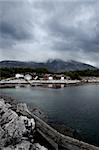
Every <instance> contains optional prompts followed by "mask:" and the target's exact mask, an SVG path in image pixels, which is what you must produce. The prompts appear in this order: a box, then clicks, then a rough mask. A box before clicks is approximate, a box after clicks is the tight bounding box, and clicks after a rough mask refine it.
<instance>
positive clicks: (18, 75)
mask: <svg viewBox="0 0 99 150" xmlns="http://www.w3.org/2000/svg"><path fill="white" fill-rule="evenodd" d="M15 78H17V79H19V78H24V75H23V74H19V73H17V74H16V75H15Z"/></svg>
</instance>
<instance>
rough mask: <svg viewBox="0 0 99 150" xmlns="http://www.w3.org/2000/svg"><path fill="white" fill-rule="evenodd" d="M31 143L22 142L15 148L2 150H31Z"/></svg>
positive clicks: (10, 147)
mask: <svg viewBox="0 0 99 150" xmlns="http://www.w3.org/2000/svg"><path fill="white" fill-rule="evenodd" d="M30 146H31V143H30V142H29V141H21V142H20V143H18V144H16V145H14V146H8V147H4V148H3V149H2V150H30Z"/></svg>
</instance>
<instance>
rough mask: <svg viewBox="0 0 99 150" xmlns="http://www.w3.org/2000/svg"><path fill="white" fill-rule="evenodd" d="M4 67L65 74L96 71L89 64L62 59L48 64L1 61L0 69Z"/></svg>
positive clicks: (51, 60) (53, 60)
mask: <svg viewBox="0 0 99 150" xmlns="http://www.w3.org/2000/svg"><path fill="white" fill-rule="evenodd" d="M1 67H2V68H4V67H8V68H9V67H19V68H21V67H22V68H47V69H48V70H49V71H52V72H64V71H74V70H87V69H90V70H91V69H96V68H95V67H94V66H91V65H89V64H85V63H81V62H77V61H73V60H71V61H63V60H60V59H50V60H48V61H47V62H46V63H37V62H21V61H1V62H0V68H1Z"/></svg>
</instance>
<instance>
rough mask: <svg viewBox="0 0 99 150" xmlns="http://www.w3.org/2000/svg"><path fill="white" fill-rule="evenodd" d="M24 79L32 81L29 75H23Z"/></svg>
mask: <svg viewBox="0 0 99 150" xmlns="http://www.w3.org/2000/svg"><path fill="white" fill-rule="evenodd" d="M24 79H26V80H28V81H29V80H32V76H31V75H29V74H27V75H25V76H24Z"/></svg>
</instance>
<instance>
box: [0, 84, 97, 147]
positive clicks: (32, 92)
mask: <svg viewBox="0 0 99 150" xmlns="http://www.w3.org/2000/svg"><path fill="white" fill-rule="evenodd" d="M0 93H1V94H7V95H9V96H13V97H14V98H17V99H18V101H21V102H25V103H28V104H29V105H31V104H33V105H36V106H38V107H39V108H41V109H42V110H43V111H45V112H46V113H47V114H48V117H49V121H50V122H54V123H58V124H65V125H66V126H68V127H72V128H74V129H77V130H78V131H79V132H80V134H81V135H82V136H83V137H84V139H85V141H86V142H89V143H91V144H94V145H98V146H99V85H83V86H73V87H66V88H60V89H51V88H43V87H32V88H29V87H28V88H17V89H15V88H7V89H0Z"/></svg>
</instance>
